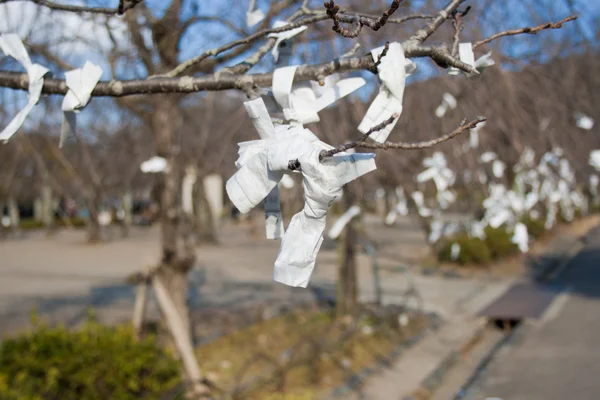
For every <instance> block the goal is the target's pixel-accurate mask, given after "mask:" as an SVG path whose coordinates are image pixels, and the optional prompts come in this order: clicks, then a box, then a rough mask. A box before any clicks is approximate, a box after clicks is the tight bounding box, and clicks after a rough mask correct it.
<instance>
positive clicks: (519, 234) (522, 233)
mask: <svg viewBox="0 0 600 400" xmlns="http://www.w3.org/2000/svg"><path fill="white" fill-rule="evenodd" d="M511 241H512V242H513V243H515V244H516V245H517V246H519V250H521V253H527V252H528V251H529V233H528V232H527V227H526V226H525V225H524V224H522V223H521V222H519V223H518V224H517V225H515V232H514V234H513V236H512V238H511Z"/></svg>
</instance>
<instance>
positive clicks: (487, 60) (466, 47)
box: [448, 43, 495, 77]
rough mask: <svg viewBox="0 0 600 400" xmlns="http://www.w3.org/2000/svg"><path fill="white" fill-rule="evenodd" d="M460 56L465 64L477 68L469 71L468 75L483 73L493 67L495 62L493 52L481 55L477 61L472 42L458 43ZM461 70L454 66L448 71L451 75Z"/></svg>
mask: <svg viewBox="0 0 600 400" xmlns="http://www.w3.org/2000/svg"><path fill="white" fill-rule="evenodd" d="M458 56H459V59H460V61H462V62H464V63H465V64H468V65H470V66H471V67H473V68H474V69H475V72H468V73H466V75H467V76H468V77H473V76H476V75H479V74H480V73H482V72H483V71H484V70H485V69H486V68H488V67H491V66H492V65H494V64H495V62H494V60H492V52H491V51H490V52H489V53H487V54H485V55H483V56H481V57H479V58H478V59H477V61H475V54H474V53H473V45H472V44H471V43H459V45H458ZM460 72H461V70H459V69H458V68H455V67H452V68H450V70H449V71H448V74H450V75H458V74H459V73H460Z"/></svg>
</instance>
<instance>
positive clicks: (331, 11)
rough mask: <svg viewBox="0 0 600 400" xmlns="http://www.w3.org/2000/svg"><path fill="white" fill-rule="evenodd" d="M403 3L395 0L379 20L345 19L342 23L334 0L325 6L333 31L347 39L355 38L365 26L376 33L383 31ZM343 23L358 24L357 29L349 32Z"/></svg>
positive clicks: (366, 18) (367, 18)
mask: <svg viewBox="0 0 600 400" xmlns="http://www.w3.org/2000/svg"><path fill="white" fill-rule="evenodd" d="M402 1H403V0H393V1H392V4H390V7H389V9H388V10H387V11H384V12H383V14H382V15H381V16H380V17H378V18H370V17H365V16H361V17H358V18H355V19H350V20H347V19H345V20H344V21H342V18H340V16H339V13H340V12H341V10H340V6H338V5H337V4H335V1H334V0H329V1H328V2H327V1H326V2H325V3H324V5H325V12H326V14H327V16H328V17H329V18H331V19H332V20H333V27H332V29H333V31H334V32H337V33H339V34H340V35H342V36H344V37H346V38H355V37H357V36H358V35H359V34H360V32H361V30H362V28H363V26H368V27H369V28H371V29H372V30H374V31H378V30H379V29H381V28H382V27H383V26H384V25H385V24H386V23H387V22H388V19H389V17H390V16H391V15H392V14H393V13H394V12H396V10H397V9H398V7H399V6H400V3H402ZM341 22H348V23H351V24H356V29H355V30H353V31H349V30H347V29H345V28H344V27H343V26H342V24H341Z"/></svg>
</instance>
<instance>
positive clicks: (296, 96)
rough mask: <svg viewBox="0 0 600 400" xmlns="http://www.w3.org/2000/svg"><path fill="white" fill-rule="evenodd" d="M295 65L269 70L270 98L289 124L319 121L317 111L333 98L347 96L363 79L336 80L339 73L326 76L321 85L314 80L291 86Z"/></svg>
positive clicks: (327, 104)
mask: <svg viewBox="0 0 600 400" xmlns="http://www.w3.org/2000/svg"><path fill="white" fill-rule="evenodd" d="M297 69H298V66H289V67H283V68H278V69H276V70H275V71H274V72H273V97H274V98H275V101H276V102H277V105H278V106H279V109H280V110H281V111H283V115H284V118H285V120H286V121H288V122H290V123H292V124H300V125H303V124H308V123H311V122H319V121H320V118H319V114H318V113H319V112H320V111H321V110H323V109H325V108H326V107H328V106H329V105H331V104H333V103H334V102H335V101H337V100H339V99H341V98H343V97H345V96H347V95H349V94H350V93H352V92H354V91H355V90H357V89H359V88H360V87H362V86H363V85H365V83H366V82H365V80H364V79H363V78H348V79H342V80H340V79H339V75H337V74H336V75H335V76H328V77H327V78H326V79H325V82H324V86H320V85H319V84H318V83H317V82H312V81H311V82H306V83H302V84H300V85H297V86H296V87H294V88H293V89H292V87H293V81H294V75H295V73H296V70H297Z"/></svg>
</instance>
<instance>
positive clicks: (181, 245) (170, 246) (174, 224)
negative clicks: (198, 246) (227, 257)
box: [152, 96, 195, 332]
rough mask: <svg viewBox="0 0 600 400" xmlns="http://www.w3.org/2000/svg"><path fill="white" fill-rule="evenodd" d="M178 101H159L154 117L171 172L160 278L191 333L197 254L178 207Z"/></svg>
mask: <svg viewBox="0 0 600 400" xmlns="http://www.w3.org/2000/svg"><path fill="white" fill-rule="evenodd" d="M177 100H178V98H173V97H172V96H164V97H161V98H157V99H156V100H155V104H154V105H155V109H154V113H153V115H152V129H153V131H154V135H155V140H156V153H157V155H158V156H160V157H164V158H165V159H167V160H168V164H169V168H168V169H167V171H166V172H165V173H163V174H162V176H161V180H162V182H161V185H160V186H161V187H162V191H161V193H160V226H161V247H162V259H161V266H162V268H160V272H159V276H160V278H161V281H162V282H163V283H164V285H165V288H166V289H167V292H168V293H169V296H170V297H171V299H172V300H173V303H174V304H175V308H176V309H177V312H178V313H179V315H180V317H181V319H182V320H183V323H184V326H185V329H186V330H187V331H188V332H190V326H191V324H190V318H189V309H188V304H187V293H188V281H187V272H188V271H189V269H190V268H191V267H192V266H193V264H194V261H195V254H194V249H193V247H192V248H191V249H190V246H189V240H187V238H186V237H185V235H186V233H187V232H186V230H184V229H183V227H182V226H180V221H181V223H183V222H184V219H185V218H182V215H181V213H180V210H179V204H178V192H179V188H180V187H181V182H180V181H181V176H180V175H181V174H180V171H178V170H177V168H176V167H175V166H176V165H177V164H176V162H175V158H176V156H177V149H176V147H175V144H174V142H175V137H176V133H177V130H178V129H179V126H180V124H181V118H182V117H181V113H180V111H179V109H178V102H177Z"/></svg>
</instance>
